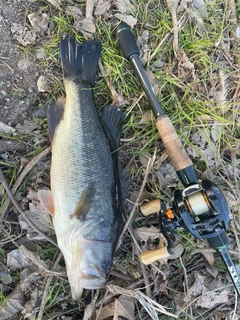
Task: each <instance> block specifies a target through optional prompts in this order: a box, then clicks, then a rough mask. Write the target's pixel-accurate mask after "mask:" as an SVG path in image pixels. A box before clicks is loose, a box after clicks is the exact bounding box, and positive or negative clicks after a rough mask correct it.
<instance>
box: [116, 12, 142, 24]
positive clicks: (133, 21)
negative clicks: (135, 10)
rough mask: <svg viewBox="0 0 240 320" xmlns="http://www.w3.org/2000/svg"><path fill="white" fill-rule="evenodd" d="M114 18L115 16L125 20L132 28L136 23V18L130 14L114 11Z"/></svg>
mask: <svg viewBox="0 0 240 320" xmlns="http://www.w3.org/2000/svg"><path fill="white" fill-rule="evenodd" d="M114 17H115V18H117V19H118V20H120V21H123V22H125V23H126V24H128V25H129V26H130V27H131V28H133V27H134V26H135V25H136V24H137V19H136V18H134V17H133V16H132V15H127V14H121V13H116V14H115V15H114Z"/></svg>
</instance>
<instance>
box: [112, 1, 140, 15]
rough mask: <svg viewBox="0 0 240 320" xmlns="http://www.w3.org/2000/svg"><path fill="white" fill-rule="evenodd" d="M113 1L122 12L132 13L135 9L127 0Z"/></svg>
mask: <svg viewBox="0 0 240 320" xmlns="http://www.w3.org/2000/svg"><path fill="white" fill-rule="evenodd" d="M113 3H114V4H115V6H116V7H117V8H118V10H119V11H120V12H121V13H123V14H133V13H134V12H135V11H136V9H135V7H134V6H133V5H132V4H131V2H130V1H129V0H114V1H113Z"/></svg>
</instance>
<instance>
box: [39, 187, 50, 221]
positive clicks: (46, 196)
mask: <svg viewBox="0 0 240 320" xmlns="http://www.w3.org/2000/svg"><path fill="white" fill-rule="evenodd" d="M38 199H39V201H40V203H41V205H42V207H43V208H44V209H45V210H46V211H47V212H48V213H49V214H50V215H51V216H53V215H54V202H53V195H52V192H51V191H50V190H38Z"/></svg>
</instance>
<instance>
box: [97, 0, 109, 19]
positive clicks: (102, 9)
mask: <svg viewBox="0 0 240 320" xmlns="http://www.w3.org/2000/svg"><path fill="white" fill-rule="evenodd" d="M111 2H112V1H111V0H107V1H103V2H98V4H97V6H96V9H95V11H94V15H95V16H100V15H103V14H104V13H106V12H107V11H108V10H109V9H110V8H111Z"/></svg>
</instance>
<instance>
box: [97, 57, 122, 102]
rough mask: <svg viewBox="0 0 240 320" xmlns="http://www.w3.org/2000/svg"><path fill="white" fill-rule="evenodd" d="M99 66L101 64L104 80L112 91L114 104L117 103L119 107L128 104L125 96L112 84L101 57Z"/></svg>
mask: <svg viewBox="0 0 240 320" xmlns="http://www.w3.org/2000/svg"><path fill="white" fill-rule="evenodd" d="M98 66H99V69H100V71H101V74H102V76H103V78H104V80H105V82H106V84H107V86H108V89H109V91H110V92H111V96H112V99H113V102H112V104H113V105H116V106H118V107H121V106H123V105H124V104H126V101H125V100H124V98H123V97H122V96H121V95H119V94H118V93H117V91H116V90H115V88H114V87H113V85H112V84H111V82H110V80H109V79H108V77H107V73H106V71H105V69H104V67H103V65H102V62H101V59H99V62H98Z"/></svg>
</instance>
